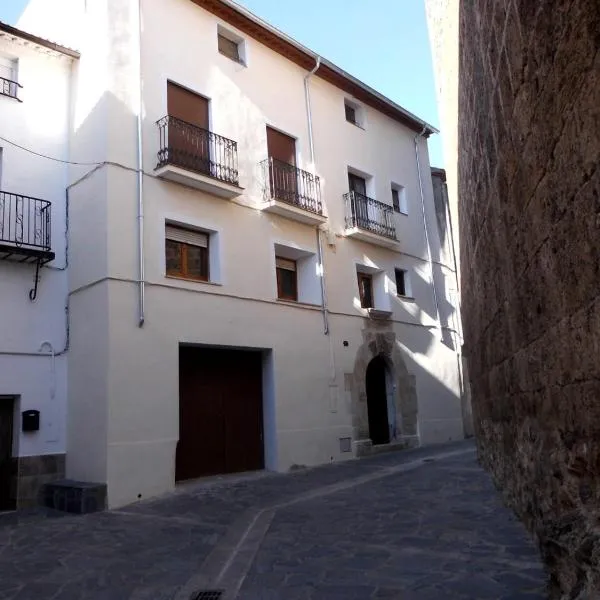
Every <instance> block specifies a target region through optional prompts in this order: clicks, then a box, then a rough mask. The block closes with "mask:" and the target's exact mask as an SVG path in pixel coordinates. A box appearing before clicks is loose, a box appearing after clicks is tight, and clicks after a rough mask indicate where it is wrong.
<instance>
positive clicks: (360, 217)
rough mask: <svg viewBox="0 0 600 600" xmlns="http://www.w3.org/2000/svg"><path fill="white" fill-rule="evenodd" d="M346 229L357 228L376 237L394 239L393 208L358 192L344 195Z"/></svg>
mask: <svg viewBox="0 0 600 600" xmlns="http://www.w3.org/2000/svg"><path fill="white" fill-rule="evenodd" d="M344 200H345V202H346V228H347V229H353V228H355V227H356V228H358V229H362V230H364V231H370V232H371V233H375V234H377V235H381V236H384V237H386V238H390V239H392V240H395V239H396V226H395V225H394V208H393V207H392V206H390V205H389V204H384V203H383V202H379V201H378V200H374V199H373V198H369V197H368V196H363V195H362V194H359V193H358V192H348V193H347V194H344Z"/></svg>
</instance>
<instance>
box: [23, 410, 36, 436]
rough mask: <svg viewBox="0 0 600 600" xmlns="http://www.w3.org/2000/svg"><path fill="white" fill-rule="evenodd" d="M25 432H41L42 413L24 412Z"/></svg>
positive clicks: (34, 411)
mask: <svg viewBox="0 0 600 600" xmlns="http://www.w3.org/2000/svg"><path fill="white" fill-rule="evenodd" d="M22 416H23V431H39V429H40V411H39V410H24V411H23V415H22Z"/></svg>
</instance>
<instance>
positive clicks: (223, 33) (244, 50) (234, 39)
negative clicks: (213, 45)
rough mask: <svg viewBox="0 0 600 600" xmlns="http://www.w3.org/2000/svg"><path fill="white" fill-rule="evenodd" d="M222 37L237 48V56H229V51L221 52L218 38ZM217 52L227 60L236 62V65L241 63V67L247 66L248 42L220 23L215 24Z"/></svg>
mask: <svg viewBox="0 0 600 600" xmlns="http://www.w3.org/2000/svg"><path fill="white" fill-rule="evenodd" d="M221 38H223V39H224V40H226V41H228V42H231V43H232V44H234V45H235V46H236V48H237V58H236V57H233V56H230V55H229V53H227V52H223V51H222V50H221V47H220V40H221ZM217 52H218V53H219V54H221V55H222V56H225V57H226V58H228V59H229V60H231V61H233V62H234V63H237V64H238V65H242V66H243V67H247V66H248V44H247V43H246V40H245V39H244V38H243V37H241V36H240V35H238V34H237V33H235V32H234V31H231V30H229V29H226V28H225V27H223V25H221V24H220V23H218V24H217Z"/></svg>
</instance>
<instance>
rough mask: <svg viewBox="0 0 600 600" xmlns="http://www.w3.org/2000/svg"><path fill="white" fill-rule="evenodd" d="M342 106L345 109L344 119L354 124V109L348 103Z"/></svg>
mask: <svg viewBox="0 0 600 600" xmlns="http://www.w3.org/2000/svg"><path fill="white" fill-rule="evenodd" d="M344 108H345V109H346V121H348V122H349V123H354V124H355V125H356V109H355V108H354V107H353V106H350V105H348V104H344Z"/></svg>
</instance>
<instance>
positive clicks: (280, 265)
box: [275, 256, 298, 302]
mask: <svg viewBox="0 0 600 600" xmlns="http://www.w3.org/2000/svg"><path fill="white" fill-rule="evenodd" d="M275 267H276V271H277V297H278V298H279V299H280V300H293V301H294V302H297V300H298V278H297V275H296V261H295V260H291V259H289V258H281V257H279V256H276V257H275Z"/></svg>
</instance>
